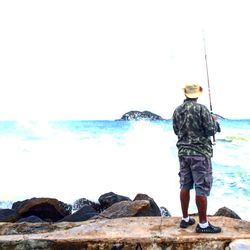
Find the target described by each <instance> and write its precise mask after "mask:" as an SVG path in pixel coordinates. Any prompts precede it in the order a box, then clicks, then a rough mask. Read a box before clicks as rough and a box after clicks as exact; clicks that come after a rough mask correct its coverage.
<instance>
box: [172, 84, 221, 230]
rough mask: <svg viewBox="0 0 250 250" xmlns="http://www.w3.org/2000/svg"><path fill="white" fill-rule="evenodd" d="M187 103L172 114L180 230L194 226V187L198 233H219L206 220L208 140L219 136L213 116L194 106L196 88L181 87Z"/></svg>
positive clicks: (209, 183) (209, 182) (198, 89)
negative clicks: (191, 213) (190, 211)
mask: <svg viewBox="0 0 250 250" xmlns="http://www.w3.org/2000/svg"><path fill="white" fill-rule="evenodd" d="M183 90H184V95H185V97H186V99H185V100H184V102H183V103H182V104H181V105H179V106H178V107H177V108H176V109H175V111H174V114H173V130H174V132H175V134H176V135H177V137H178V141H177V144H176V146H177V148H178V157H179V163H180V172H179V177H180V186H181V190H180V201H181V209H182V220H181V222H180V227H181V228H187V227H188V226H190V225H193V224H195V220H194V219H193V218H191V217H189V215H188V208H189V200H190V190H191V189H192V188H193V186H194V187H195V193H196V195H195V201H196V206H197V209H198V213H199V223H198V224H197V226H196V232H197V233H219V232H221V228H220V227H216V226H213V225H212V224H211V223H209V222H208V220H207V196H209V194H210V190H211V187H212V180H213V176H212V164H211V157H212V156H213V148H212V142H211V139H210V137H211V136H214V135H215V133H216V132H220V126H219V123H218V122H217V121H216V116H213V115H211V113H210V111H209V110H208V109H207V107H206V106H204V105H202V104H199V103H198V102H197V99H198V97H199V96H200V95H201V93H202V87H201V86H200V85H198V84H186V85H185V86H184V89H183Z"/></svg>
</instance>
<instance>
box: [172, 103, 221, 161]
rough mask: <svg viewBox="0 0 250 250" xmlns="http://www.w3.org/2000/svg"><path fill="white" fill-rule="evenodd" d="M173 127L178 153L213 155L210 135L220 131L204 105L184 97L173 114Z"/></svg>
mask: <svg viewBox="0 0 250 250" xmlns="http://www.w3.org/2000/svg"><path fill="white" fill-rule="evenodd" d="M173 129H174V132H175V134H176V135H177V136H178V141H177V144H176V146H177V148H178V155H179V156H180V155H204V156H206V157H212V156H213V148H212V142H211V139H210V137H211V136H213V135H214V134H215V133H216V132H217V131H218V132H220V127H219V123H218V122H216V121H214V120H213V118H212V116H211V113H210V112H209V110H208V109H207V107H206V106H204V105H202V104H199V103H197V102H196V101H195V100H193V99H186V100H184V103H183V104H181V105H180V106H178V107H177V108H176V109H175V111H174V114H173Z"/></svg>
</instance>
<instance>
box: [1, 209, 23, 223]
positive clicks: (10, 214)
mask: <svg viewBox="0 0 250 250" xmlns="http://www.w3.org/2000/svg"><path fill="white" fill-rule="evenodd" d="M19 218H20V215H19V214H18V213H17V212H16V211H15V210H13V209H8V208H6V209H0V222H15V221H17V220H18V219H19Z"/></svg>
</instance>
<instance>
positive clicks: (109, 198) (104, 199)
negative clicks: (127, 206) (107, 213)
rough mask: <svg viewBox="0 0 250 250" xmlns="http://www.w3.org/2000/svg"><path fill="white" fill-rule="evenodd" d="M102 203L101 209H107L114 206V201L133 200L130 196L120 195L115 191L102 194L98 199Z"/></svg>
mask: <svg viewBox="0 0 250 250" xmlns="http://www.w3.org/2000/svg"><path fill="white" fill-rule="evenodd" d="M98 201H99V202H100V205H101V209H102V210H105V209H107V208H108V207H110V206H112V205H113V204H114V203H117V202H120V201H131V199H130V198H129V197H126V196H123V195H118V194H115V193H113V192H109V193H105V194H103V195H101V196H100V197H99V199H98Z"/></svg>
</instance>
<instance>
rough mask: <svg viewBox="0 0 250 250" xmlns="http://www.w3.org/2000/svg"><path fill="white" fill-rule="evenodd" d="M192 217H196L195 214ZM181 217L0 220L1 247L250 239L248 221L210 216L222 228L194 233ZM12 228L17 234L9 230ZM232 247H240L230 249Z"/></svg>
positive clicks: (156, 245) (220, 244)
mask: <svg viewBox="0 0 250 250" xmlns="http://www.w3.org/2000/svg"><path fill="white" fill-rule="evenodd" d="M136 202H142V201H136ZM143 202H148V201H143ZM195 219H196V221H198V217H195ZM180 220H181V218H180V217H171V218H166V217H165V218H164V217H132V218H117V219H102V220H89V221H84V222H61V223H43V224H40V223H31V224H29V223H20V224H17V223H0V249H3V250H14V249H16V250H17V249H25V250H31V249H39V250H43V249H46V250H55V249H64V250H70V249H75V250H80V249H104V250H106V249H124V250H130V249H137V250H138V249H147V250H158V249H159V250H161V249H169V250H170V249H178V250H184V249H185V250H198V249H199V250H203V249H209V250H213V249H216V250H224V249H225V248H227V249H228V247H229V246H233V245H234V244H236V243H237V242H238V244H241V245H238V246H242V244H245V245H246V244H247V243H248V241H249V240H250V222H247V221H243V220H236V219H232V218H228V217H223V216H220V217H210V218H209V221H210V222H211V223H212V224H214V225H218V226H220V227H222V232H221V233H219V234H197V233H195V225H193V226H190V227H188V228H186V229H180V228H179V223H180ZM37 228H39V231H37V232H36V231H35V230H36V229H37ZM46 228H47V229H46ZM14 231H15V232H16V233H17V234H12V232H14ZM240 242H241V243H240ZM246 246H247V245H246ZM235 249H237V250H238V249H240V248H232V249H231V250H235ZM245 249H248V248H245Z"/></svg>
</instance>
